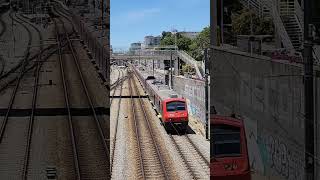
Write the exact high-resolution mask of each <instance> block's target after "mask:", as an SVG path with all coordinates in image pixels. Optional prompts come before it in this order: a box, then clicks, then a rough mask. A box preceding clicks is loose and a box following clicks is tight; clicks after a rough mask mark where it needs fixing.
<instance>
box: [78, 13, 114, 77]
mask: <svg viewBox="0 0 320 180" xmlns="http://www.w3.org/2000/svg"><path fill="white" fill-rule="evenodd" d="M72 19H73V21H74V23H75V25H76V26H77V29H78V31H79V34H80V36H81V39H83V40H84V42H85V43H86V44H87V45H88V48H89V49H90V51H91V52H92V55H93V57H94V59H95V60H96V63H97V65H98V67H99V73H101V74H102V76H103V77H104V78H105V80H107V82H109V80H108V79H109V74H110V65H109V63H110V61H109V59H110V50H109V49H110V48H109V43H108V45H107V46H103V45H102V44H101V40H99V39H98V38H97V37H96V36H97V34H94V33H92V32H91V31H92V30H90V29H89V28H88V27H87V26H88V25H89V24H86V23H85V22H84V21H83V20H82V19H81V17H80V16H78V15H73V16H72ZM107 31H109V29H107ZM107 34H108V35H109V33H107ZM108 39H110V38H108Z"/></svg>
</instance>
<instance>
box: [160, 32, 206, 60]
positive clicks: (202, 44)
mask: <svg viewBox="0 0 320 180" xmlns="http://www.w3.org/2000/svg"><path fill="white" fill-rule="evenodd" d="M175 36H177V37H176V38H177V46H178V49H179V50H184V51H186V52H187V53H188V54H189V55H190V56H192V57H193V58H194V59H196V60H198V61H201V60H202V58H203V50H204V49H205V48H209V47H210V28H209V27H205V28H204V29H203V30H202V31H201V32H200V33H199V34H198V36H197V37H196V38H195V39H190V38H187V37H184V36H182V35H181V34H180V33H177V34H176V35H174V34H172V33H171V32H165V31H164V32H162V38H161V42H160V44H161V45H175Z"/></svg>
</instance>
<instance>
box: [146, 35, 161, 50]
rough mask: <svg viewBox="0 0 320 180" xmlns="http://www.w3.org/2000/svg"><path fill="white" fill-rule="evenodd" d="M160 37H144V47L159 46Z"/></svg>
mask: <svg viewBox="0 0 320 180" xmlns="http://www.w3.org/2000/svg"><path fill="white" fill-rule="evenodd" d="M160 41H161V36H145V37H144V47H145V48H148V47H153V46H158V45H160Z"/></svg>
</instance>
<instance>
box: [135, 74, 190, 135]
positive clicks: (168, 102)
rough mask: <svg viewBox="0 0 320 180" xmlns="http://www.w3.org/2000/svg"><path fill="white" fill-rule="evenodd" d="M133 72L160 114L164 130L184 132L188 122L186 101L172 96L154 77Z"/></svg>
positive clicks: (170, 91) (166, 87)
mask: <svg viewBox="0 0 320 180" xmlns="http://www.w3.org/2000/svg"><path fill="white" fill-rule="evenodd" d="M134 70H135V71H136V74H137V76H138V78H139V79H140V82H142V85H143V86H144V88H145V91H146V93H147V94H148V95H149V99H150V101H152V103H153V105H154V106H155V108H156V110H157V112H158V113H159V114H160V118H161V121H162V123H163V125H164V127H165V129H166V130H172V129H173V128H175V129H176V130H179V131H181V132H185V131H186V130H187V127H188V121H189V120H188V109H187V102H186V99H185V98H183V97H178V96H177V95H176V94H174V92H173V91H172V90H170V89H169V88H168V86H166V85H164V84H163V83H162V81H161V80H159V79H156V78H155V77H154V76H148V75H147V73H144V71H145V70H143V69H140V71H138V70H136V69H134ZM144 74H145V75H144Z"/></svg>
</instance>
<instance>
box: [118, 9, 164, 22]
mask: <svg viewBox="0 0 320 180" xmlns="http://www.w3.org/2000/svg"><path fill="white" fill-rule="evenodd" d="M158 13H160V9H159V8H149V9H141V10H135V11H129V12H126V13H123V15H121V16H120V17H119V18H116V19H117V21H118V22H119V23H120V22H122V23H125V24H132V23H137V22H140V21H143V20H145V19H147V18H149V17H152V16H155V15H156V14H158Z"/></svg>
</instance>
